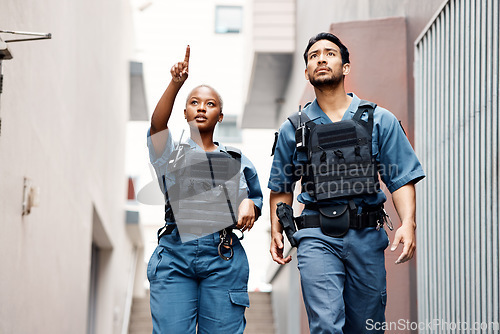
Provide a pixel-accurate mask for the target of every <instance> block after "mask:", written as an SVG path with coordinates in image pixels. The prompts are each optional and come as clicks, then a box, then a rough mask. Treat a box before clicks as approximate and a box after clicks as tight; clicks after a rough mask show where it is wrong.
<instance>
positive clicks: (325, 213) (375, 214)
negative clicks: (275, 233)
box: [276, 200, 393, 247]
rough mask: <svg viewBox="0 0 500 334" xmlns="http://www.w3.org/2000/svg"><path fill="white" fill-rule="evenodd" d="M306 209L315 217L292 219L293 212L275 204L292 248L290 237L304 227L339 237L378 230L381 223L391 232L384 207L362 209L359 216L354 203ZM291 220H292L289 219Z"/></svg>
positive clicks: (283, 204) (294, 243) (282, 204)
mask: <svg viewBox="0 0 500 334" xmlns="http://www.w3.org/2000/svg"><path fill="white" fill-rule="evenodd" d="M306 209H309V210H315V211H318V212H319V214H318V215H304V216H299V217H295V218H294V217H293V209H292V207H291V206H289V205H288V204H285V203H283V202H280V203H278V206H277V208H276V214H277V215H278V219H279V222H280V224H281V225H282V226H283V230H284V231H285V234H286V236H287V238H288V240H289V241H290V244H291V245H292V246H293V247H296V246H297V243H296V241H295V239H293V234H294V233H295V232H296V231H297V229H298V230H301V229H304V228H314V227H319V228H321V231H322V232H323V233H324V234H325V235H328V236H331V237H335V238H339V237H343V236H344V235H346V234H347V232H348V231H349V229H363V228H367V227H376V228H377V230H378V229H380V228H381V227H382V226H383V225H384V223H386V224H387V227H388V228H389V229H390V230H392V229H393V226H392V222H391V220H390V217H389V216H388V215H387V213H386V212H385V210H384V206H383V205H379V206H376V207H364V208H363V209H362V210H361V213H358V207H357V206H356V205H355V204H354V201H352V200H350V201H349V203H348V204H340V205H329V206H318V205H317V204H311V205H306ZM290 217H291V218H290Z"/></svg>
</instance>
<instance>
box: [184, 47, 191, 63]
mask: <svg viewBox="0 0 500 334" xmlns="http://www.w3.org/2000/svg"><path fill="white" fill-rule="evenodd" d="M190 53H191V48H190V47H189V45H188V46H187V47H186V55H185V56H184V61H185V62H186V63H189V54H190Z"/></svg>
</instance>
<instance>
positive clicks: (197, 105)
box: [184, 86, 223, 133]
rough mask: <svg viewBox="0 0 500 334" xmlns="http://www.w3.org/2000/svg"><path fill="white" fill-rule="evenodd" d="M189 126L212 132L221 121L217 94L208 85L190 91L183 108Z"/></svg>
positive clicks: (221, 116) (201, 131)
mask: <svg viewBox="0 0 500 334" xmlns="http://www.w3.org/2000/svg"><path fill="white" fill-rule="evenodd" d="M184 115H185V117H186V120H187V121H188V123H189V126H190V127H196V128H198V130H199V131H200V133H203V132H213V130H214V128H215V126H216V125H217V122H218V121H222V118H223V115H222V113H221V112H220V102H219V98H218V96H217V94H216V93H215V92H214V91H213V90H212V89H210V88H208V87H203V86H202V87H198V88H196V89H195V90H193V91H192V92H191V95H190V96H189V98H188V100H187V104H186V109H184Z"/></svg>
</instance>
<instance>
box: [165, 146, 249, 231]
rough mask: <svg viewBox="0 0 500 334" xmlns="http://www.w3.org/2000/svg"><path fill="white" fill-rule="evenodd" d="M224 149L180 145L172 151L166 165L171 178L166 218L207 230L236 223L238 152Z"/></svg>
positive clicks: (239, 200) (239, 154)
mask: <svg viewBox="0 0 500 334" xmlns="http://www.w3.org/2000/svg"><path fill="white" fill-rule="evenodd" d="M227 150H228V152H227V153H226V152H203V151H197V150H193V149H191V148H190V147H189V145H186V144H181V145H180V147H179V148H178V149H177V150H175V151H174V152H172V154H171V156H170V159H169V163H168V165H167V172H168V173H170V174H171V175H173V176H174V177H175V184H174V185H173V186H171V187H170V188H169V189H168V193H167V196H166V199H167V208H166V212H167V211H168V210H169V209H170V212H172V216H171V217H169V218H170V219H169V220H174V219H175V222H176V223H177V224H178V225H179V224H181V225H183V226H194V227H197V228H199V229H203V230H206V231H210V232H213V231H214V228H215V230H219V227H221V226H223V227H222V228H224V227H228V226H230V225H232V224H235V223H236V222H237V210H238V206H239V204H240V202H241V199H240V198H238V195H239V194H238V193H239V182H240V166H241V153H240V151H239V150H237V149H234V148H229V147H228V148H227ZM198 232H203V231H201V230H200V231H198Z"/></svg>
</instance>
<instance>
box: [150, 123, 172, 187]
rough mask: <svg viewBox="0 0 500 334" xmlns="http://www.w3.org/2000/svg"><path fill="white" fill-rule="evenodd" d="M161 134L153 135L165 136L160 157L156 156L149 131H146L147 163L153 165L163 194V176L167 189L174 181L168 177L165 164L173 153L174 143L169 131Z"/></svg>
mask: <svg viewBox="0 0 500 334" xmlns="http://www.w3.org/2000/svg"><path fill="white" fill-rule="evenodd" d="M164 131H167V132H166V133H165V132H161V133H157V134H154V135H153V136H162V135H163V136H165V135H166V137H167V138H166V143H165V149H164V150H163V152H162V153H161V155H159V156H157V155H156V151H155V148H154V145H153V141H152V140H151V129H149V130H148V135H147V145H148V150H149V161H150V162H151V165H153V168H154V170H155V172H156V176H157V177H158V181H159V184H160V188H161V189H162V191H163V192H165V189H163V188H164V187H163V181H162V178H163V176H165V181H166V182H167V187H168V186H170V185H171V184H173V182H174V180H173V178H171V177H169V176H168V174H167V163H168V158H169V157H170V154H171V153H172V152H173V151H174V142H173V140H172V136H171V135H170V131H168V130H164Z"/></svg>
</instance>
